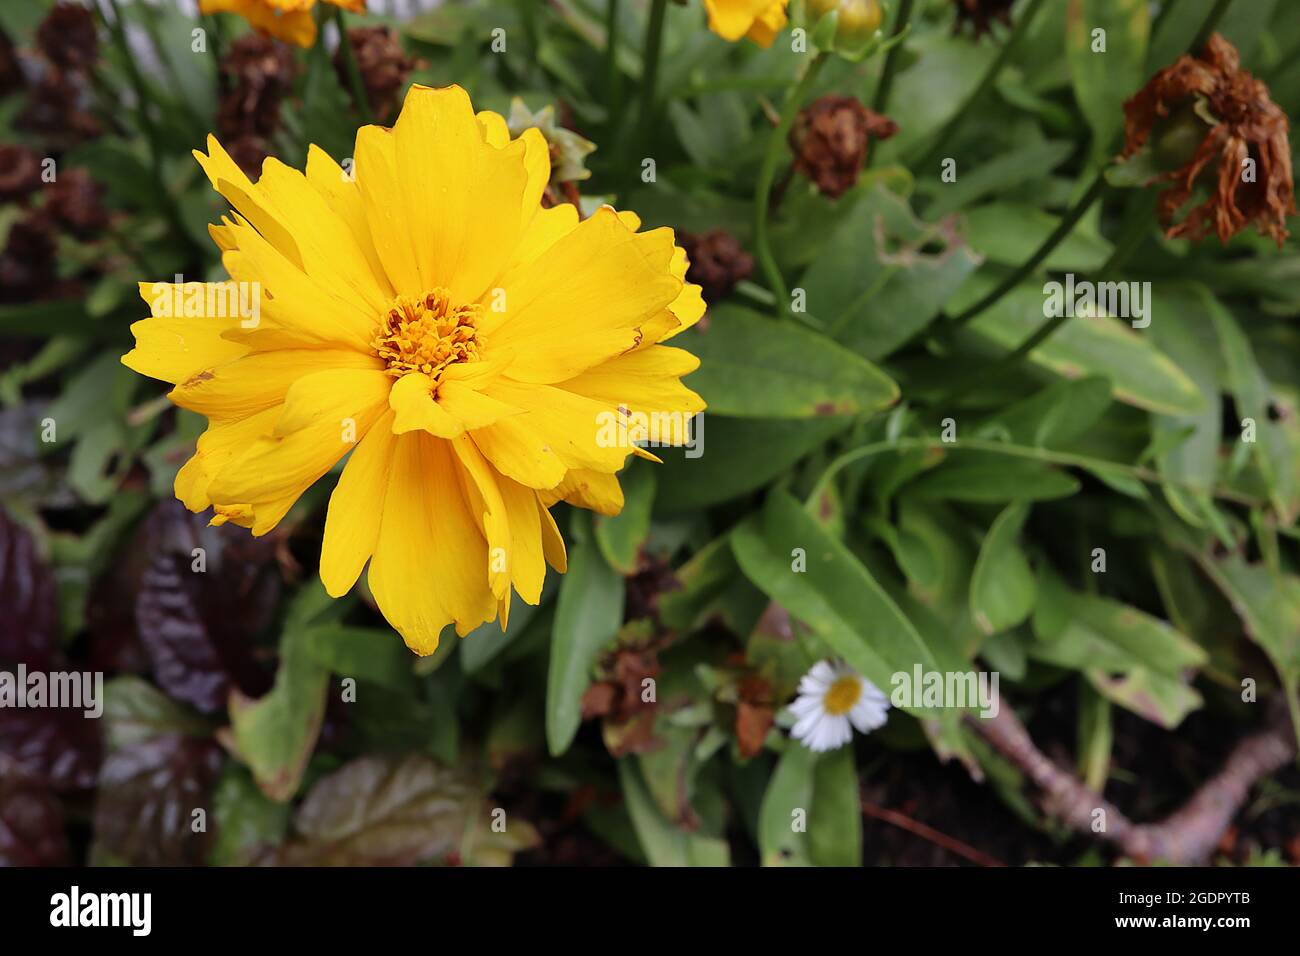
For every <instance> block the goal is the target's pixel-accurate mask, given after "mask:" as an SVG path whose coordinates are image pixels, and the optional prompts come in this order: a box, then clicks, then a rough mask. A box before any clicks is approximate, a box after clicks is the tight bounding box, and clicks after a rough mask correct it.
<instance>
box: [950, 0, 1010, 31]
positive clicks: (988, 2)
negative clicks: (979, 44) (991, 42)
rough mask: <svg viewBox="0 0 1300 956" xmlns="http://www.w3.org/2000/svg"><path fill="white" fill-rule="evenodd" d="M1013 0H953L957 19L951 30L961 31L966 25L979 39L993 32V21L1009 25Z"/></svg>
mask: <svg viewBox="0 0 1300 956" xmlns="http://www.w3.org/2000/svg"><path fill="white" fill-rule="evenodd" d="M1014 5H1015V0H953V6H955V7H956V8H957V21H956V22H955V23H954V24H953V32H954V33H961V32H962V31H963V30H964V29H965V28H966V27H967V26H969V27H970V28H971V30H972V31H973V32H974V34H975V39H977V40H978V39H979V38H980V37H982V36H983V35H984V34H986V33H992V32H993V23H994V21H996V22H998V23H1002V24H1004V25H1006V26H1011V8H1012V7H1013V6H1014Z"/></svg>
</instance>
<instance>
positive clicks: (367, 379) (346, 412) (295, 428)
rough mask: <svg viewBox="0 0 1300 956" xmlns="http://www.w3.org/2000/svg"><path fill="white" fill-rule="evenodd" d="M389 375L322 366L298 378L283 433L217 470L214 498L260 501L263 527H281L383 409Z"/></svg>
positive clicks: (256, 528)
mask: <svg viewBox="0 0 1300 956" xmlns="http://www.w3.org/2000/svg"><path fill="white" fill-rule="evenodd" d="M388 382H389V378H388V376H387V375H385V374H384V373H382V372H374V371H363V370H357V369H334V370H330V371H325V372H316V373H315V374H312V375H308V376H306V377H305V378H301V379H299V380H298V381H296V382H295V383H294V384H293V386H292V387H291V388H290V389H289V392H288V394H287V395H286V396H285V404H284V408H283V410H282V412H281V414H280V417H279V419H278V421H277V422H276V425H275V433H274V434H273V435H272V436H270V437H266V438H259V439H258V440H257V441H255V442H254V443H253V444H252V446H251V447H249V448H247V449H246V450H244V451H243V452H242V453H241V454H239V455H237V456H236V457H234V458H233V459H232V460H231V461H230V462H228V463H227V464H226V465H225V467H223V468H222V469H221V470H220V471H219V472H218V473H217V475H216V477H215V478H214V479H213V480H212V484H211V485H210V486H209V488H208V493H209V495H211V497H212V500H213V501H214V502H217V503H218V504H240V505H246V506H248V507H250V508H252V509H253V511H254V512H255V516H256V517H255V521H254V523H253V533H254V534H255V535H260V534H265V533H266V532H267V531H269V530H271V529H272V528H274V527H275V525H276V524H278V523H279V521H280V519H281V518H283V517H284V515H285V514H286V513H287V512H288V510H289V508H290V507H292V505H293V503H294V502H295V501H296V500H297V499H298V497H299V496H300V495H301V494H302V493H303V492H304V491H306V490H307V488H309V487H310V486H311V485H312V483H314V482H315V481H317V480H318V479H319V478H320V477H321V476H322V475H323V474H325V472H327V471H329V470H330V468H332V467H333V466H334V463H335V462H337V461H338V460H339V459H340V458H342V457H343V455H344V454H346V453H347V452H348V451H350V450H351V449H352V448H353V446H354V444H355V442H356V441H357V440H358V439H360V438H361V437H363V436H364V435H365V434H366V432H367V431H369V430H370V428H371V427H372V426H373V425H374V423H375V422H376V421H377V420H378V419H379V417H380V416H381V415H382V414H383V412H384V410H385V408H386V407H387V398H388V388H389V386H388Z"/></svg>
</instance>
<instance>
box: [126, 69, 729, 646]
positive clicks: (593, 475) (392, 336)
mask: <svg viewBox="0 0 1300 956" xmlns="http://www.w3.org/2000/svg"><path fill="white" fill-rule="evenodd" d="M355 153H356V155H355V171H354V174H353V175H350V174H349V173H348V172H345V171H344V170H343V168H341V167H340V166H339V165H338V164H337V163H336V162H335V161H334V160H333V159H331V158H330V157H329V156H328V155H326V154H325V153H324V152H323V151H322V150H320V149H317V148H316V147H315V146H313V147H311V150H310V151H309V155H308V159H307V172H306V175H305V176H304V175H303V174H302V173H300V172H298V171H297V170H294V169H291V168H289V167H288V166H286V165H284V164H283V163H281V162H279V161H278V160H275V159H268V160H267V161H266V163H265V164H264V165H263V167H262V175H261V178H260V179H259V180H258V181H257V182H256V183H254V182H251V181H250V180H249V179H248V178H247V177H246V176H245V175H244V174H243V173H242V172H241V171H240V170H239V168H238V167H237V166H236V165H235V164H234V163H233V162H232V161H231V159H230V157H229V156H228V155H227V154H226V152H225V150H223V149H222V148H221V145H220V144H219V143H218V142H217V141H216V140H215V139H214V138H212V137H209V139H208V153H207V154H206V155H205V154H203V153H199V152H197V151H196V152H195V156H196V157H197V158H198V160H199V162H200V164H201V165H202V166H203V168H204V170H205V171H206V173H207V175H208V178H209V179H210V180H211V182H212V184H213V186H214V187H215V188H216V189H217V190H218V191H219V192H220V193H221V194H222V195H223V196H225V197H226V199H227V200H229V201H230V203H231V204H232V205H233V206H234V213H232V215H230V216H228V217H225V218H223V220H222V224H221V225H214V226H211V227H209V228H210V231H211V233H212V236H213V238H214V239H215V241H216V243H217V245H218V246H219V247H220V248H221V250H222V261H223V263H224V265H225V267H226V270H227V271H228V272H229V273H230V276H231V280H232V281H231V282H228V283H209V284H203V283H192V284H189V285H188V286H176V285H173V284H170V283H141V293H142V295H143V296H144V297H145V299H146V300H147V301H150V302H151V303H152V306H153V308H152V317H151V318H148V319H145V320H143V321H140V322H137V323H135V324H134V325H133V326H132V327H131V331H132V333H133V334H134V335H135V348H134V349H133V350H132V351H131V352H129V353H128V354H127V355H125V356H124V357H123V359H122V361H123V362H124V363H125V364H126V365H127V366H129V367H130V368H132V369H135V370H136V371H137V372H140V373H141V374H144V375H149V376H152V377H154V378H159V379H162V380H164V381H167V382H171V383H173V384H175V386H176V387H175V388H174V389H173V390H172V391H171V392H170V397H171V399H172V400H173V401H174V402H175V403H176V404H177V405H179V406H181V407H183V408H188V409H191V410H193V411H195V412H198V413H199V414H202V415H204V416H206V417H207V418H208V429H207V431H206V432H204V434H203V435H202V436H201V437H200V438H199V441H198V449H197V452H196V454H195V455H194V457H193V458H191V459H190V460H189V462H187V463H186V465H185V466H184V467H183V468H182V469H181V471H180V473H179V474H178V475H177V477H176V495H177V497H178V498H179V499H180V500H181V501H182V502H184V504H185V505H186V507H188V508H190V509H191V510H193V511H200V510H203V509H205V508H208V507H214V508H215V511H216V517H215V518H214V519H213V520H214V522H216V523H220V522H223V521H231V522H234V523H236V524H239V525H243V526H245V527H249V528H251V529H252V531H253V534H255V535H261V534H264V533H266V532H267V531H269V530H271V529H272V528H273V527H275V525H276V524H277V523H278V522H279V521H280V519H281V518H283V517H284V515H285V513H286V512H287V511H288V510H289V508H290V506H292V505H293V503H294V502H295V501H296V500H297V498H298V497H299V496H300V495H301V494H302V493H303V492H304V491H305V490H306V489H307V488H308V487H309V486H310V485H311V484H312V483H314V482H315V481H316V480H317V479H319V478H320V477H321V476H322V475H324V474H325V473H326V472H328V471H329V470H330V469H331V468H332V467H333V466H334V465H335V464H336V463H337V462H338V461H339V459H340V458H342V457H343V455H344V454H346V453H348V452H351V457H350V458H349V459H348V461H347V464H346V467H345V468H344V470H343V474H342V477H341V478H340V479H339V482H338V485H337V487H336V488H335V490H334V492H333V495H332V497H331V498H330V503H329V510H328V514H327V517H326V524H325V540H324V544H323V550H322V554H321V569H320V573H321V579H322V580H323V581H324V584H325V587H326V589H327V590H328V591H329V593H330V594H331V595H334V596H335V597H338V596H340V595H342V594H344V593H346V592H347V591H348V590H349V589H350V588H351V587H352V585H353V584H354V583H355V582H356V580H357V578H358V577H359V575H360V573H361V570H362V568H363V567H364V566H365V564H366V562H367V561H369V562H370V571H369V579H368V580H369V583H370V589H371V592H372V593H373V594H374V596H375V599H376V601H377V602H378V604H379V607H380V609H381V610H382V611H383V613H384V615H385V617H387V618H388V620H389V622H390V623H391V624H392V625H393V627H395V628H396V629H397V630H398V631H399V632H400V633H401V635H402V637H403V638H405V640H406V643H407V644H408V645H409V646H410V647H411V648H412V649H413V650H414V651H416V652H417V653H419V654H428V653H431V652H432V651H433V650H434V648H435V647H437V643H438V633H439V631H441V630H442V628H443V627H444V626H445V625H447V624H449V623H454V624H455V626H456V631H457V633H459V634H460V635H462V636H463V635H465V634H466V633H468V632H469V631H470V630H472V629H473V628H474V627H476V626H478V625H479V624H481V623H483V622H485V621H489V620H492V619H494V618H496V617H497V616H498V614H499V615H500V619H501V622H502V625H503V626H504V624H505V623H506V619H507V615H508V611H509V606H510V593H511V586H512V585H513V588H514V590H515V591H517V592H518V593H519V595H520V597H521V598H523V599H524V600H525V601H527V602H529V603H532V604H536V603H537V601H538V597H539V595H540V592H541V588H542V580H543V577H544V576H545V572H546V567H545V565H546V564H547V563H549V564H550V565H551V567H553V568H555V569H556V570H558V571H561V572H562V571H563V570H564V567H565V549H564V542H563V539H562V538H561V536H560V533H559V531H558V530H557V528H556V526H555V522H554V521H553V519H552V517H551V514H550V512H549V511H548V510H547V506H548V505H550V504H551V503H553V502H555V501H557V500H559V499H564V500H567V501H569V502H571V503H573V504H576V505H579V506H582V507H588V508H594V509H596V510H598V511H602V512H604V513H610V514H612V513H617V512H618V511H619V509H620V508H621V507H622V493H621V491H620V489H619V485H618V479H617V477H616V476H615V473H616V472H617V471H618V470H619V469H620V468H622V466H623V465H624V464H625V463H626V460H627V456H628V455H629V454H630V453H638V454H641V455H642V456H645V457H651V458H653V457H654V456H652V455H649V453H648V452H644V451H641V450H640V449H638V448H635V447H634V446H633V444H632V442H634V441H635V440H636V439H637V438H638V437H645V429H644V427H642V429H641V431H640V433H638V430H637V428H636V427H635V423H638V422H639V423H642V424H644V423H645V422H646V421H650V422H652V423H657V424H652V425H651V428H650V430H651V431H652V432H657V434H652V435H651V437H652V438H653V439H655V440H658V441H660V442H668V441H671V440H673V439H680V438H681V436H680V434H678V429H677V428H676V427H675V426H673V425H672V423H674V422H677V421H684V420H685V419H687V418H688V417H689V416H690V415H691V414H693V413H695V412H696V411H699V410H701V409H703V407H704V403H703V402H702V401H701V400H700V398H699V396H697V395H696V394H695V393H694V392H692V391H690V390H689V389H688V388H686V387H685V386H683V385H682V384H681V382H680V380H679V379H680V376H682V375H685V374H686V373H688V372H690V371H692V370H694V368H695V367H696V366H697V364H698V360H697V359H696V358H695V357H694V356H692V355H691V354H690V353H688V352H685V351H682V350H680V349H676V348H672V347H668V346H664V345H660V344H658V343H660V342H662V341H663V340H664V339H667V338H669V337H671V336H672V335H675V334H676V333H677V332H679V331H681V330H682V329H684V328H686V327H688V326H689V325H691V324H693V323H694V322H696V321H697V320H698V319H699V318H700V316H701V315H702V314H703V312H704V302H703V300H702V299H701V298H700V290H699V287H698V286H695V285H691V284H688V283H686V282H685V274H686V269H687V261H686V254H685V253H684V252H683V251H682V250H681V249H680V248H678V247H677V246H676V245H675V244H674V236H673V232H672V230H671V229H667V228H664V229H655V230H651V231H648V232H640V231H638V230H639V228H640V222H639V220H638V219H637V218H636V217H635V216H634V215H632V214H631V213H619V212H615V211H614V210H613V209H612V208H610V207H608V206H606V207H604V208H602V209H600V210H599V211H598V212H596V213H595V214H594V215H593V216H591V217H590V218H588V219H586V220H585V221H581V222H580V221H579V218H578V213H577V210H576V209H575V208H574V207H573V206H571V205H568V204H565V205H560V206H555V207H553V208H549V209H544V208H542V206H541V196H542V191H543V189H544V188H545V187H546V183H547V179H548V178H549V175H550V159H549V154H548V150H547V145H546V141H545V140H544V139H543V138H542V136H541V134H540V133H539V132H538V131H537V130H536V129H529V130H526V131H525V132H524V134H523V135H522V136H520V137H519V138H518V139H515V140H513V141H512V140H511V139H510V133H509V130H508V129H507V127H506V122H505V120H504V119H503V118H502V117H501V116H499V115H497V114H496V113H490V112H483V113H479V114H477V115H475V113H474V110H473V107H472V106H471V104H470V100H469V97H468V96H467V95H466V93H465V91H464V90H462V89H460V88H459V87H456V86H453V87H448V88H446V89H437V90H435V89H429V88H428V87H421V86H416V87H413V88H412V89H411V91H410V93H409V94H408V95H407V98H406V102H405V104H404V105H403V107H402V112H401V115H400V116H399V117H398V120H397V123H396V125H395V126H394V127H393V128H392V129H386V128H382V127H378V126H366V127H363V128H361V129H360V130H359V131H358V132H357V138H356V148H355ZM249 290H252V292H253V293H255V294H250V291H249ZM240 295H243V299H242V307H241V308H232V307H231V303H233V302H240V301H241V299H240ZM250 305H251V306H253V307H252V308H248V306H250ZM611 422H613V423H615V424H617V425H618V426H620V427H610V425H611ZM627 423H633V427H621V426H626V425H627Z"/></svg>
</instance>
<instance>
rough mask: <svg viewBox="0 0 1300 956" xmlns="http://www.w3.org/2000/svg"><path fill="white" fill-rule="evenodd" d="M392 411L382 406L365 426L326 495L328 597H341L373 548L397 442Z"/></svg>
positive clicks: (323, 568) (323, 558) (323, 561)
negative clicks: (375, 418) (383, 410)
mask: <svg viewBox="0 0 1300 956" xmlns="http://www.w3.org/2000/svg"><path fill="white" fill-rule="evenodd" d="M392 416H393V413H392V412H386V413H385V414H384V415H382V416H381V417H380V418H379V420H378V421H376V422H375V425H374V427H373V428H371V429H370V431H368V432H366V437H365V438H363V439H361V442H360V444H358V445H357V448H356V450H355V451H354V452H353V453H352V456H351V457H350V458H349V459H348V463H347V464H346V465H345V466H344V468H343V475H342V477H340V478H339V483H338V484H337V485H336V486H335V488H334V492H333V493H332V494H331V495H330V503H329V510H328V512H327V513H326V516H325V538H324V541H323V542H322V545H321V555H320V578H321V582H322V583H323V584H324V585H325V590H326V591H327V592H328V593H329V594H330V596H331V597H342V596H343V595H344V594H347V593H348V591H349V590H351V589H352V585H353V584H355V583H356V581H357V578H358V577H359V576H360V574H361V569H362V568H363V567H365V564H366V562H367V561H369V560H370V556H371V555H372V554H374V552H375V544H376V542H377V541H378V540H379V525H380V521H381V519H382V518H383V515H384V500H385V498H386V496H387V492H388V482H389V472H390V470H391V466H392V458H393V450H394V447H395V445H396V442H397V438H396V436H395V435H394V434H393V429H392Z"/></svg>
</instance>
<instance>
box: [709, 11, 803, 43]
mask: <svg viewBox="0 0 1300 956" xmlns="http://www.w3.org/2000/svg"><path fill="white" fill-rule="evenodd" d="M788 5H789V0H704V6H705V9H707V10H708V12H709V29H710V30H712V31H713V32H714V33H716V34H717V35H718V36H720V37H722V38H723V39H724V40H731V41H733V42H734V41H736V40H739V39H740V38H741V37H749V39H751V40H753V41H754V42H755V43H757V44H758V45H759V46H761V47H770V46H771V45H772V41H773V40H775V39H776V35H777V34H778V33H780V32H781V29H782V27H784V26H785V24H786V15H785V8H786V7H787V6H788Z"/></svg>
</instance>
